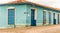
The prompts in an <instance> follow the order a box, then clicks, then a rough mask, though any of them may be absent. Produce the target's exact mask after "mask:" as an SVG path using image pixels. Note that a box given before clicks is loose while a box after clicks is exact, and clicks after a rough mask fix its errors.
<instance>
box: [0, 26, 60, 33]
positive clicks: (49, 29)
mask: <svg viewBox="0 0 60 33" xmlns="http://www.w3.org/2000/svg"><path fill="white" fill-rule="evenodd" d="M0 33H60V25H52V26H37V27H23V28H11V29H0Z"/></svg>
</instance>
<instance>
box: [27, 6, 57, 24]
mask: <svg viewBox="0 0 60 33" xmlns="http://www.w3.org/2000/svg"><path fill="white" fill-rule="evenodd" d="M31 8H35V9H36V11H37V16H36V17H37V19H36V24H37V25H42V24H43V10H46V24H47V25H48V24H49V11H51V24H53V13H56V23H58V12H57V11H56V10H52V9H50V10H49V9H47V8H43V7H39V6H33V5H27V12H28V14H29V15H30V16H27V25H31Z"/></svg>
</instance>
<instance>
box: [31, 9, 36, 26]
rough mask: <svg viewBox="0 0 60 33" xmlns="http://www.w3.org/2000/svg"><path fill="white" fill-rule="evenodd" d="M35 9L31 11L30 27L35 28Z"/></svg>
mask: <svg viewBox="0 0 60 33" xmlns="http://www.w3.org/2000/svg"><path fill="white" fill-rule="evenodd" d="M35 17H36V16H35V9H31V26H36V20H35Z"/></svg>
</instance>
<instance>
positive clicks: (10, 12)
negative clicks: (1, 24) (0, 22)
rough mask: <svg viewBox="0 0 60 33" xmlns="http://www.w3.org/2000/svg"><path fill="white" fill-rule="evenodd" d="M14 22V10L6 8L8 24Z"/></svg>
mask: <svg viewBox="0 0 60 33" xmlns="http://www.w3.org/2000/svg"><path fill="white" fill-rule="evenodd" d="M14 22H15V11H14V9H8V24H10V25H11V24H14Z"/></svg>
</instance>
